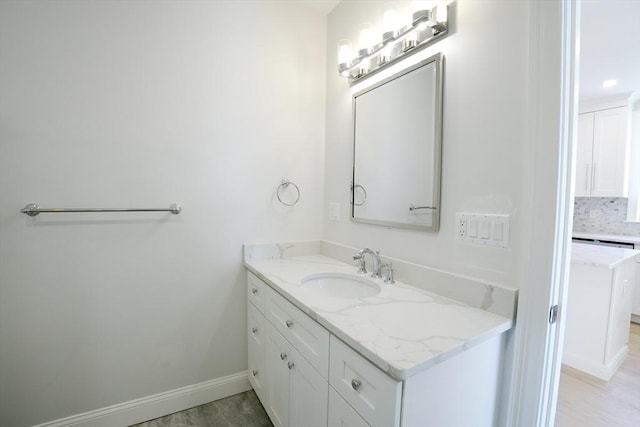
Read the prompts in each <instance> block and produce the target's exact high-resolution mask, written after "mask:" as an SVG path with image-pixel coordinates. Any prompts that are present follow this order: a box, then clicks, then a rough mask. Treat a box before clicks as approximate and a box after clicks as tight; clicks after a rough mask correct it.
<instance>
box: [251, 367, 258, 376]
mask: <svg viewBox="0 0 640 427" xmlns="http://www.w3.org/2000/svg"><path fill="white" fill-rule="evenodd" d="M251 374H252V375H253V376H254V377H255V376H256V375H258V371H256V370H255V369H254V370H253V372H251Z"/></svg>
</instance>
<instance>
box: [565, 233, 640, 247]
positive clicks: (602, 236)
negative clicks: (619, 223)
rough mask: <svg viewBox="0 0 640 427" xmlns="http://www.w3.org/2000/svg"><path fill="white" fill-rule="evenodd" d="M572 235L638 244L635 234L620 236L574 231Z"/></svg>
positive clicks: (639, 240)
mask: <svg viewBox="0 0 640 427" xmlns="http://www.w3.org/2000/svg"><path fill="white" fill-rule="evenodd" d="M573 237H577V238H578V239H595V240H606V241H609V242H622V243H634V244H636V245H640V237H636V236H622V235H619V234H594V233H586V232H574V233H573Z"/></svg>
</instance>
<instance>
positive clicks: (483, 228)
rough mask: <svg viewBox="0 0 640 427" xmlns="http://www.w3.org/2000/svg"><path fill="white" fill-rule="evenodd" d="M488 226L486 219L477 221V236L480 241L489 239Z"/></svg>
mask: <svg viewBox="0 0 640 427" xmlns="http://www.w3.org/2000/svg"><path fill="white" fill-rule="evenodd" d="M490 225H491V224H490V223H489V221H488V220H486V219H481V220H480V221H478V234H479V235H480V238H481V239H488V238H489V227H490Z"/></svg>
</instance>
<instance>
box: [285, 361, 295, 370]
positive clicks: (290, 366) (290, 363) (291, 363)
mask: <svg viewBox="0 0 640 427" xmlns="http://www.w3.org/2000/svg"><path fill="white" fill-rule="evenodd" d="M295 366H296V364H295V363H293V362H289V363H287V367H288V368H289V369H293V368H294V367H295Z"/></svg>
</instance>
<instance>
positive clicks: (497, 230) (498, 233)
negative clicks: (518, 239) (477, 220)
mask: <svg viewBox="0 0 640 427" xmlns="http://www.w3.org/2000/svg"><path fill="white" fill-rule="evenodd" d="M492 226H493V231H492V232H491V238H492V239H493V240H495V241H496V242H502V237H503V232H502V230H503V229H504V226H503V224H502V223H501V222H494V223H493V224H492Z"/></svg>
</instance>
